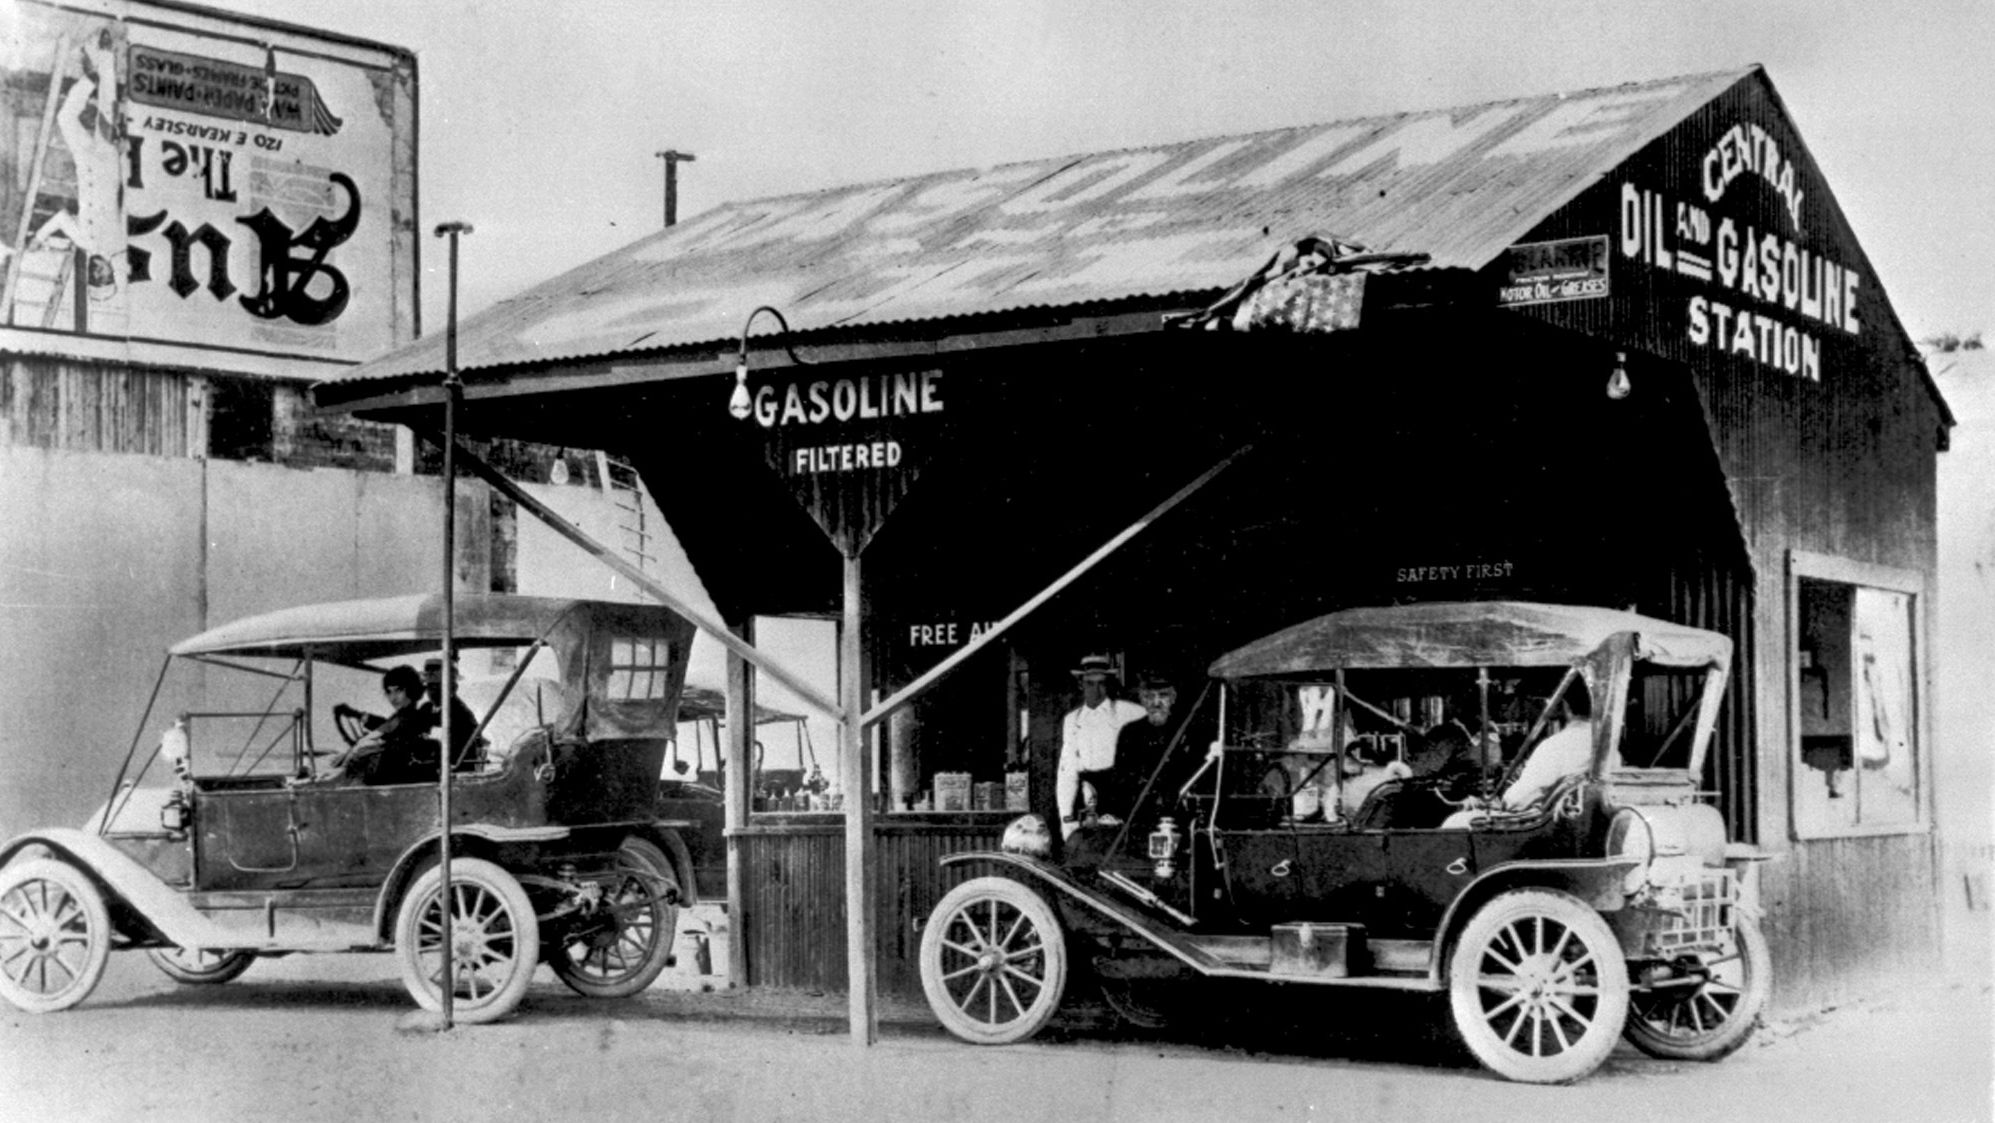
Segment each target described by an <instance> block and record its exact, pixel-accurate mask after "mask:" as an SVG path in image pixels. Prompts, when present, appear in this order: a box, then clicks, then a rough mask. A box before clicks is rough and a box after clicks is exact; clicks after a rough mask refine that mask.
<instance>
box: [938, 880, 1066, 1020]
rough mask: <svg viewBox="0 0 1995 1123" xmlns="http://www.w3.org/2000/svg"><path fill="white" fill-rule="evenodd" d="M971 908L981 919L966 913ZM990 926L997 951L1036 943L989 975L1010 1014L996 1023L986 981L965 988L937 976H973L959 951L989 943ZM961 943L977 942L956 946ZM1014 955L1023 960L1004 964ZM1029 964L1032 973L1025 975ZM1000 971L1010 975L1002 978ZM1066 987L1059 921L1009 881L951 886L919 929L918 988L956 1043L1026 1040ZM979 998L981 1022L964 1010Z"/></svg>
mask: <svg viewBox="0 0 1995 1123" xmlns="http://www.w3.org/2000/svg"><path fill="white" fill-rule="evenodd" d="M973 910H975V911H979V912H981V913H982V914H983V915H981V916H972V915H971V914H972V912H973ZM992 929H995V930H996V931H997V933H998V934H999V935H1000V936H1001V937H1002V938H1001V941H1000V942H999V944H998V947H999V948H1000V949H1008V948H1014V947H1019V946H1021V945H1023V946H1025V947H1027V948H1028V949H1030V948H1031V946H1032V944H1033V942H1035V941H1036V944H1037V955H1036V957H1035V956H1032V955H1021V953H1019V952H1007V953H1006V955H1005V962H1004V965H1005V966H1006V967H1007V971H1006V972H1005V973H1003V974H998V975H997V978H998V980H999V981H1000V982H1004V983H1005V984H1006V989H1005V990H1004V991H1003V992H1002V993H1003V995H1004V998H1003V1001H1005V1002H1007V1003H1009V1004H1010V1006H1011V1009H1012V1011H1013V1013H1012V1014H1011V1015H1010V1016H1007V1017H1003V1018H999V1017H998V1015H997V1012H996V1007H997V1005H998V1003H999V1001H1000V999H999V997H998V995H999V994H1000V992H999V991H998V990H997V989H996V988H995V986H994V984H992V983H991V982H990V981H989V979H988V978H987V977H978V978H974V979H972V980H971V983H970V985H969V986H968V987H967V988H963V987H961V985H960V983H957V982H956V980H955V979H951V978H948V977H945V976H947V975H948V974H949V973H950V972H955V975H956V978H957V979H960V978H961V977H963V976H965V975H967V974H970V973H972V972H975V971H977V964H976V963H975V962H974V961H971V959H970V955H969V952H968V950H967V949H968V948H970V947H973V946H977V944H982V945H989V944H990V943H991V940H990V939H989V938H988V937H986V936H985V934H984V933H985V932H986V931H989V930H992ZM966 939H967V940H975V941H976V942H977V943H976V944H972V943H965V942H962V941H964V940H966ZM1014 958H1023V959H1024V961H1025V963H1026V964H1027V966H1026V967H1024V968H1019V967H1014V966H1011V965H1010V960H1012V959H1014ZM1035 964H1036V966H1037V968H1038V971H1037V974H1036V975H1035V974H1033V972H1032V970H1031V967H1032V966H1033V965H1035ZM992 966H993V967H995V966H997V964H995V963H994V964H992ZM990 973H991V972H988V971H987V972H986V973H985V974H986V975H988V974H990ZM1005 974H1010V975H1012V976H1015V978H1012V979H1007V978H1005ZM1021 980H1022V981H1024V982H1025V983H1026V984H1028V985H1031V986H1035V987H1036V988H1037V989H1036V993H1034V994H1032V995H1031V997H1030V998H1029V1000H1025V1001H1021V1000H1020V997H1019V993H1018V991H1019V987H1018V983H1019V981H1021ZM1066 987H1067V941H1066V936H1065V934H1064V933H1063V932H1062V931H1061V929H1060V921H1059V918H1058V917H1057V916H1056V915H1055V914H1054V912H1053V907H1052V906H1051V905H1049V904H1047V903H1046V900H1045V898H1043V897H1041V896H1040V895H1039V894H1038V893H1036V892H1034V891H1032V890H1031V889H1030V888H1028V887H1027V886H1025V885H1023V884H1021V883H1020V882H1017V881H1013V880H1012V879H1011V878H1008V877H979V878H975V879H972V880H970V881H966V882H964V883H963V884H961V885H958V886H957V887H956V888H954V889H951V890H950V891H949V892H948V893H947V894H946V895H945V896H944V897H943V898H942V900H941V901H940V902H938V903H937V904H936V906H935V911H934V912H933V913H930V914H929V917H928V924H927V925H926V926H925V927H923V929H922V932H921V989H922V991H923V993H925V994H926V995H927V996H928V1005H929V1008H930V1009H932V1010H934V1011H935V1016H936V1018H937V1019H938V1020H939V1021H941V1023H942V1025H943V1028H945V1029H947V1030H948V1031H949V1032H950V1033H952V1034H954V1035H955V1036H957V1037H958V1038H961V1039H962V1040H964V1041H968V1042H970V1043H972V1044H975V1045H1010V1044H1013V1043H1015V1042H1019V1041H1024V1040H1026V1039H1027V1038H1029V1037H1031V1036H1032V1035H1033V1034H1035V1033H1038V1032H1039V1031H1040V1030H1042V1029H1044V1028H1046V1023H1048V1022H1050V1021H1052V1020H1053V1015H1054V1013H1055V1012H1056V1011H1058V1010H1059V1008H1060V999H1061V996H1062V995H1063V994H1064V993H1065V991H1066ZM980 1001H981V1002H983V1003H985V1004H987V1005H988V1006H989V1008H990V1009H991V1010H992V1014H991V1015H990V1016H989V1017H981V1016H978V1015H975V1014H972V1013H971V1012H970V1011H969V1010H968V1009H967V1008H968V1007H969V1006H970V1005H972V1004H973V1003H977V1002H980Z"/></svg>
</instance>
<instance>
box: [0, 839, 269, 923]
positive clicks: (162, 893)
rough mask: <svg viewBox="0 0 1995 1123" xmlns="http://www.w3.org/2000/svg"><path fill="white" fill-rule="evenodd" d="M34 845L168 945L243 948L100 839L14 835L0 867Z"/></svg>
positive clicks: (0, 853) (0, 855)
mask: <svg viewBox="0 0 1995 1123" xmlns="http://www.w3.org/2000/svg"><path fill="white" fill-rule="evenodd" d="M32 846H39V847H42V848H44V849H46V850H49V851H52V852H53V853H54V854H55V855H56V857H58V858H61V859H62V860H63V861H65V862H68V863H69V864H70V865H73V866H75V867H76V868H77V869H79V870H82V871H83V873H84V874H85V875H86V876H88V877H89V878H90V879H91V880H92V881H94V882H96V883H97V887H98V888H99V889H101V890H102V891H103V892H104V893H105V894H106V895H108V896H110V897H114V898H116V899H117V900H119V901H121V902H123V904H124V905H125V906H126V907H127V908H129V909H130V910H131V911H132V912H134V913H136V914H138V916H139V918H140V919H142V920H144V921H145V923H147V924H149V925H151V926H152V927H153V928H154V929H155V930H157V931H158V933H159V934H160V935H161V936H164V937H165V938H166V939H167V941H168V942H170V943H173V944H177V945H179V946H180V947H183V948H239V947H242V946H243V935H242V933H241V932H233V931H230V930H228V929H225V928H223V927H221V926H220V925H218V924H216V923H215V922H214V921H212V920H209V919H208V918H207V917H205V916H203V915H201V913H200V912H199V911H198V910H197V909H195V908H194V906H193V905H191V904H189V903H188V901H187V898H186V896H184V895H183V894H182V893H181V892H180V891H179V890H177V889H175V888H173V887H172V886H171V885H168V884H167V883H165V882H164V881H161V880H160V879H159V878H158V877H157V876H155V875H154V874H153V872H152V871H151V870H149V869H146V868H145V867H144V866H142V865H140V864H139V863H138V862H137V861H135V860H134V859H133V858H132V857H131V856H130V855H129V854H126V853H125V852H124V851H122V850H119V849H118V848H117V847H115V846H112V845H111V844H110V843H109V842H106V841H105V840H104V839H103V838H102V837H101V836H99V835H96V834H93V833H91V832H89V831H81V830H77V829H75V828H73V827H46V828H43V829H41V830H37V831H30V832H28V833H26V834H21V835H16V836H15V837H14V838H11V839H9V840H8V841H7V844H6V846H5V847H0V865H5V864H6V863H8V862H10V861H12V860H13V859H14V857H15V855H17V854H19V853H21V851H23V850H26V849H28V848H29V847H32ZM125 935H126V936H128V937H131V938H135V939H150V938H151V933H146V932H126V933H125Z"/></svg>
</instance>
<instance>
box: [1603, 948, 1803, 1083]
mask: <svg viewBox="0 0 1995 1123" xmlns="http://www.w3.org/2000/svg"><path fill="white" fill-rule="evenodd" d="M1695 970H1696V972H1697V973H1698V975H1702V978H1701V979H1698V978H1697V975H1692V976H1690V977H1689V978H1687V979H1686V980H1685V985H1679V986H1667V985H1665V986H1657V987H1652V988H1650V989H1648V990H1646V991H1642V992H1639V993H1636V994H1633V995H1630V996H1629V999H1628V1002H1629V1009H1628V1028H1627V1031H1626V1032H1627V1037H1628V1040H1629V1041H1631V1042H1633V1043H1634V1045H1635V1047H1636V1048H1638V1049H1640V1050H1641V1051H1642V1052H1644V1053H1647V1054H1649V1055H1650V1056H1652V1057H1666V1058H1668V1059H1670V1060H1679V1061H1715V1060H1717V1059H1719V1058H1720V1057H1724V1056H1728V1055H1730V1054H1731V1053H1732V1052H1733V1051H1735V1050H1736V1049H1738V1047H1739V1046H1741V1045H1744V1044H1745V1043H1746V1039H1747V1038H1749V1037H1751V1036H1752V1033H1753V1027H1754V1026H1756V1025H1758V1024H1759V1015H1760V1011H1761V1010H1762V1009H1764V1008H1765V1006H1766V998H1767V994H1768V992H1769V991H1771V990H1772V988H1773V957H1772V955H1771V953H1769V952H1768V951H1767V947H1766V937H1765V936H1764V935H1762V934H1761V933H1760V930H1759V924H1758V923H1757V922H1756V921H1753V920H1750V919H1748V918H1747V917H1745V916H1744V915H1740V916H1739V917H1738V922H1737V924H1735V925H1734V926H1733V928H1732V931H1731V934H1730V936H1729V937H1728V938H1727V941H1726V944H1725V946H1724V947H1723V948H1722V949H1720V950H1718V951H1717V952H1716V953H1713V954H1709V955H1706V956H1703V957H1701V962H1700V963H1699V964H1698V965H1697V966H1696V968H1695Z"/></svg>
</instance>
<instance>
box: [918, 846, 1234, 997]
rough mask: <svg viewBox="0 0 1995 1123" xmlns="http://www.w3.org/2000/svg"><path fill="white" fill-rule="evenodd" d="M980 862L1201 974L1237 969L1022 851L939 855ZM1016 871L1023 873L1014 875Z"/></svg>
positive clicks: (950, 861)
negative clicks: (1043, 889) (1051, 893)
mask: <svg viewBox="0 0 1995 1123" xmlns="http://www.w3.org/2000/svg"><path fill="white" fill-rule="evenodd" d="M970 863H982V864H987V865H996V866H1005V867H1009V869H1007V870H1006V871H1005V872H1006V873H1013V871H1016V873H1015V874H1013V876H1014V877H1015V879H1016V880H1019V881H1026V882H1036V883H1038V884H1040V885H1045V886H1049V887H1051V888H1052V889H1054V890H1056V891H1058V892H1059V893H1060V894H1061V895H1062V896H1064V897H1065V898H1067V899H1068V900H1070V901H1072V902H1074V903H1075V904H1078V905H1081V906H1084V907H1086V908H1089V909H1092V910H1093V911H1094V912H1096V913H1099V914H1100V915H1102V916H1104V917H1106V918H1108V919H1109V920H1112V921H1114V922H1115V923H1116V924H1117V925H1119V926H1121V927H1122V928H1123V929H1124V930H1126V931H1128V932H1129V933H1131V934H1132V935H1136V936H1140V937H1142V938H1143V939H1144V940H1145V941H1146V942H1148V943H1150V944H1151V945H1153V946H1154V947H1156V949H1157V950H1158V951H1161V952H1163V953H1164V954H1166V955H1169V956H1170V957H1172V958H1173V959H1176V960H1178V961H1179V962H1180V963H1183V964H1184V965H1185V966H1187V967H1190V968H1192V969H1193V970H1195V971H1197V972H1198V973H1200V974H1201V975H1231V974H1237V973H1238V972H1236V971H1232V970H1230V969H1228V968H1227V967H1226V966H1225V965H1224V964H1222V963H1221V962H1220V961H1219V960H1218V959H1216V958H1214V957H1213V956H1212V955H1211V954H1209V953H1207V952H1206V951H1204V950H1203V949H1201V948H1199V947H1198V946H1196V945H1195V944H1194V943H1193V942H1192V941H1191V940H1190V939H1189V938H1188V933H1185V932H1183V931H1181V930H1179V929H1178V928H1177V927H1176V926H1175V925H1172V924H1170V923H1169V922H1168V921H1164V920H1159V919H1157V918H1154V917H1150V916H1146V915H1144V914H1142V913H1140V912H1138V911H1136V910H1135V909H1133V908H1131V907H1129V906H1128V905H1126V904H1124V903H1123V902H1122V901H1120V900H1118V899H1117V898H1114V897H1111V896H1108V895H1106V894H1104V893H1102V892H1099V891H1097V890H1095V889H1094V888H1092V887H1091V886H1087V885H1082V884H1080V883H1079V882H1077V881H1075V880H1074V878H1073V876H1072V875H1071V874H1069V873H1068V872H1067V871H1066V870H1064V869H1062V868H1061V867H1059V866H1056V865H1054V864H1052V863H1051V862H1047V861H1043V860H1041V859H1039V858H1033V857H1030V856H1028V855H1024V854H1010V853H1005V852H1002V851H995V850H967V851H964V852H962V853H957V854H945V855H943V856H942V858H941V865H943V866H944V867H948V866H955V865H966V864H970ZM1016 874H1023V875H1025V876H1023V877H1017V876H1016Z"/></svg>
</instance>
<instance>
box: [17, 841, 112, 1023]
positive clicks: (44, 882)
mask: <svg viewBox="0 0 1995 1123" xmlns="http://www.w3.org/2000/svg"><path fill="white" fill-rule="evenodd" d="M23 910H26V911H29V912H32V913H33V914H34V918H35V919H38V920H39V919H43V918H46V917H49V916H51V915H53V916H55V917H57V918H59V920H60V924H59V926H58V931H59V932H60V933H62V938H61V940H60V941H59V944H58V946H61V945H70V948H71V951H72V954H70V955H68V956H60V955H56V954H43V955H39V956H37V955H32V954H29V953H30V952H32V950H33V949H32V948H31V946H30V940H32V939H35V938H38V937H34V936H30V935H29V933H28V932H27V931H26V930H24V929H23V927H22V926H21V924H20V922H19V921H18V920H16V919H14V917H16V916H18V915H20V914H21V913H22V911H23ZM79 943H80V944H81V947H80V948H77V947H76V946H75V945H77V944H79ZM110 957H111V914H110V912H109V911H108V910H107V909H105V907H104V895H103V894H102V893H99V892H98V891H97V886H96V884H95V883H93V882H92V881H91V880H90V877H89V875H87V874H85V873H84V872H83V871H82V870H79V869H77V868H76V867H75V866H73V865H71V864H69V863H68V862H65V861H62V860H60V859H56V858H36V859H33V860H31V861H26V862H17V863H15V864H14V865H11V866H8V867H7V868H6V869H4V870H0V997H3V998H5V999H6V1000H7V1001H8V1002H10V1003H12V1004H13V1005H14V1006H15V1007H16V1008H18V1009H20V1010H23V1011H25V1012H27V1013H30V1014H52V1013H54V1012H56V1011H57V1010H67V1009H69V1008H70V1007H71V1006H74V1005H76V1004H77V1003H79V1002H81V1001H83V1000H84V999H86V998H88V997H90V992H91V991H93V990H95V989H96V988H97V983H98V981H99V980H100V979H102V978H103V977H104V964H105V963H106V962H108V961H109V960H110ZM50 963H54V964H55V965H56V966H59V967H60V968H61V969H62V970H63V972H64V973H65V974H67V975H68V976H69V978H68V979H67V980H65V981H64V982H62V983H60V984H58V985H56V986H54V987H50V986H49V985H48V983H47V976H48V971H47V967H48V965H49V964H50ZM37 964H40V965H41V966H42V971H41V972H40V974H41V978H42V981H41V982H40V983H33V982H30V981H29V980H28V976H29V974H30V973H31V968H32V967H34V966H35V965H37Z"/></svg>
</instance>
